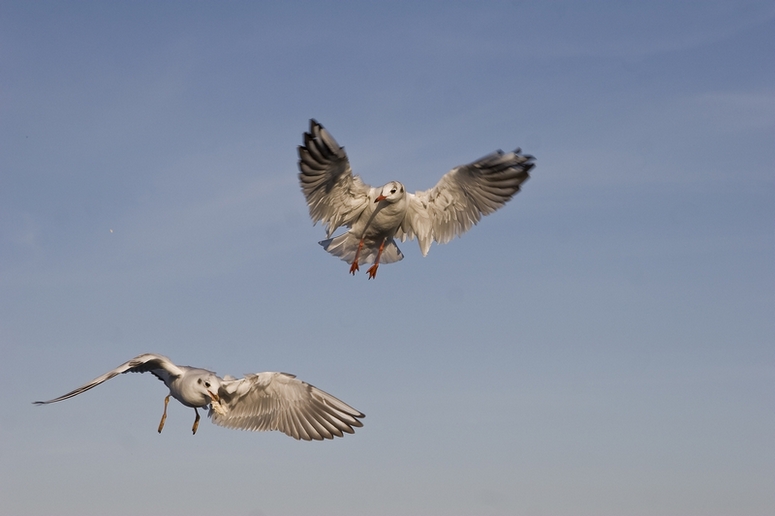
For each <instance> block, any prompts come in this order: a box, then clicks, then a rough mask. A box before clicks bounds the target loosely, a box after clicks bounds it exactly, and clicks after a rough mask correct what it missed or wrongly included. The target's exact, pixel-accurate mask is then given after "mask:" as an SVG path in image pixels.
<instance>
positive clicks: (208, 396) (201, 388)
mask: <svg viewBox="0 0 775 516" xmlns="http://www.w3.org/2000/svg"><path fill="white" fill-rule="evenodd" d="M220 386H221V379H220V378H218V377H217V376H216V375H215V374H214V373H208V374H206V375H202V376H200V377H199V378H197V379H196V390H197V392H198V393H199V394H201V396H202V399H204V400H206V401H205V403H204V404H205V405H207V404H209V403H210V402H212V401H220V398H219V397H218V389H219V388H220Z"/></svg>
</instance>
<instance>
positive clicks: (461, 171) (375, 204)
mask: <svg viewBox="0 0 775 516" xmlns="http://www.w3.org/2000/svg"><path fill="white" fill-rule="evenodd" d="M534 159H535V158H534V157H533V156H530V155H526V154H521V150H520V149H516V150H515V151H514V152H508V153H504V152H503V151H501V150H498V151H496V152H493V153H491V154H488V155H487V156H485V157H483V158H481V159H478V160H476V161H474V162H473V163H469V164H468V165H461V166H459V167H455V168H453V169H452V170H450V171H449V172H447V173H446V174H444V175H443V176H442V178H441V180H439V182H438V183H437V184H436V186H434V187H433V188H431V189H430V190H425V191H422V192H419V191H418V192H415V193H413V194H412V193H408V192H407V191H406V188H404V185H403V184H402V183H399V182H398V181H390V182H389V183H387V184H386V185H384V186H381V187H379V188H373V187H371V186H369V185H367V184H365V183H364V182H363V181H361V178H360V177H359V176H357V175H356V176H354V175H353V172H352V169H351V168H350V161H349V159H348V158H347V154H346V153H345V151H344V148H343V147H340V146H339V144H338V143H336V140H334V138H333V137H332V136H331V134H330V133H329V132H328V131H327V130H326V129H325V128H324V127H323V126H322V125H320V124H319V123H318V122H317V121H316V120H314V119H312V120H310V130H309V132H308V133H304V145H300V146H299V169H300V171H301V172H300V173H299V182H300V183H301V190H302V192H303V193H304V197H305V198H306V199H307V205H308V206H309V214H310V217H311V218H312V221H313V225H314V224H317V223H318V222H322V223H323V224H324V225H325V226H326V238H327V239H326V240H323V241H322V242H319V243H320V245H322V246H323V248H324V249H325V250H326V251H328V252H329V253H331V254H332V255H334V256H337V257H339V258H341V259H342V260H344V261H346V262H348V263H350V264H351V265H350V273H351V274H353V275H354V274H355V273H356V271H358V270H359V267H358V265H359V264H363V263H369V262H370V263H372V266H371V267H370V268H369V269H368V271H367V272H368V275H369V279H372V278H374V277H376V275H377V268H378V267H379V264H380V263H392V262H397V261H399V260H401V259H403V257H404V255H403V254H402V253H401V250H400V249H399V248H398V246H397V245H396V242H395V240H394V238H399V239H401V241H402V242H403V241H405V240H406V239H407V238H408V239H410V240H413V239H414V238H415V237H416V238H417V242H418V244H419V245H420V251H421V252H422V255H423V256H426V255H427V254H428V250H429V249H430V247H431V242H432V241H434V240H435V241H436V242H438V243H440V244H446V243H447V242H449V241H450V240H452V239H453V238H454V237H456V236H460V235H462V234H463V233H465V232H466V231H468V230H469V229H471V227H472V226H474V225H475V224H476V223H477V222H479V220H480V219H481V218H482V216H483V215H489V214H490V213H492V212H494V211H495V210H497V209H498V208H500V207H501V206H503V205H504V204H506V202H508V201H509V200H510V199H511V198H512V197H513V196H514V194H516V193H517V192H519V188H520V185H521V184H522V183H524V182H525V181H527V179H528V178H529V177H530V174H529V172H530V169H532V168H533V166H534V165H535V163H533V160H534ZM341 226H346V227H348V228H350V229H349V231H347V232H346V233H344V234H342V235H339V236H337V237H334V238H331V235H332V234H333V233H334V231H336V229H337V228H339V227H341Z"/></svg>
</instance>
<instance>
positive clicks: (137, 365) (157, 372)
mask: <svg viewBox="0 0 775 516" xmlns="http://www.w3.org/2000/svg"><path fill="white" fill-rule="evenodd" d="M148 372H150V373H153V374H154V376H156V377H157V378H158V379H159V380H162V381H163V382H164V383H167V381H168V380H169V379H170V378H172V377H175V376H180V375H182V374H183V370H182V369H180V368H179V367H178V366H176V365H175V364H173V363H172V362H171V361H170V359H169V358H167V357H165V356H163V355H155V354H153V353H145V354H143V355H139V356H136V357H135V358H133V359H132V360H129V361H128V362H124V363H123V364H121V365H120V366H118V367H117V368H115V369H113V370H112V371H108V372H107V373H105V374H103V375H102V376H99V377H97V378H95V379H94V380H92V381H91V382H89V383H87V384H86V385H82V386H80V387H78V388H77V389H75V390H73V391H70V392H68V393H67V394H63V395H62V396H60V397H58V398H54V399H53V400H48V401H36V402H34V403H35V405H47V404H49V403H56V402H57V401H62V400H66V399H68V398H72V397H73V396H78V395H79V394H81V393H82V392H86V391H88V390H89V389H93V388H94V387H96V386H98V385H99V384H101V383H103V382H106V381H108V380H110V379H111V378H113V377H115V376H118V375H120V374H121V373H148Z"/></svg>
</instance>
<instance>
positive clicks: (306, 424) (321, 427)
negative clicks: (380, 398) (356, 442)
mask: <svg viewBox="0 0 775 516" xmlns="http://www.w3.org/2000/svg"><path fill="white" fill-rule="evenodd" d="M127 372H129V373H146V372H150V373H152V374H153V375H154V376H156V377H157V378H158V379H159V380H161V381H163V382H164V384H165V385H166V386H167V387H168V388H169V390H170V393H169V395H167V397H166V398H165V399H164V414H163V415H162V418H161V422H160V423H159V433H161V431H162V429H163V428H164V421H165V420H166V418H167V403H169V399H170V396H172V397H173V398H175V399H176V400H178V401H179V402H181V403H182V404H183V405H185V406H187V407H191V408H193V409H194V412H196V419H195V420H194V426H193V428H192V431H193V433H194V434H196V430H197V428H198V427H199V411H198V410H197V409H200V408H206V407H208V406H209V407H210V411H209V413H208V416H210V417H211V418H212V420H213V423H215V424H216V425H219V426H225V427H227V428H237V429H240V430H254V431H263V430H279V431H281V432H283V433H285V434H287V435H289V436H291V437H293V438H294V439H304V440H305V441H311V440H316V441H321V440H323V439H333V438H334V437H342V436H343V435H344V433H348V434H351V433H353V432H354V428H357V427H361V426H363V423H361V422H360V421H359V418H363V417H365V416H364V415H363V414H362V413H360V412H359V411H357V410H355V409H354V408H352V407H351V406H349V405H348V404H346V403H344V402H343V401H340V400H338V399H337V398H335V397H333V396H331V395H330V394H328V393H326V392H323V391H321V390H320V389H318V388H316V387H314V386H312V385H310V384H308V383H306V382H302V381H301V380H298V379H297V378H296V377H295V376H294V375H292V374H287V373H256V374H249V375H246V376H245V378H241V379H239V380H238V379H236V378H232V377H230V376H228V375H227V376H226V377H224V378H220V377H218V376H216V374H215V373H214V372H212V371H208V370H207V369H199V368H196V367H188V366H178V365H175V364H173V363H172V362H171V361H170V359H169V358H167V357H165V356H162V355H156V354H153V353H145V354H143V355H140V356H137V357H135V358H133V359H132V360H129V361H128V362H125V363H123V364H121V365H120V366H118V367H117V368H115V369H113V370H112V371H108V372H107V373H105V374H103V375H102V376H100V377H98V378H95V379H94V380H92V381H91V382H89V383H87V384H86V385H83V386H81V387H78V388H77V389H75V390H74V391H71V392H68V393H67V394H64V395H62V396H60V397H58V398H55V399H53V400H49V401H36V402H35V404H36V405H45V404H48V403H55V402H57V401H62V400H66V399H68V398H72V397H73V396H77V395H78V394H81V393H82V392H86V391H88V390H89V389H92V388H94V387H96V386H98V385H99V384H101V383H103V382H105V381H107V380H110V379H111V378H113V377H115V376H118V375H119V374H121V373H127Z"/></svg>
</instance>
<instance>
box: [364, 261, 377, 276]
mask: <svg viewBox="0 0 775 516" xmlns="http://www.w3.org/2000/svg"><path fill="white" fill-rule="evenodd" d="M377 267H379V264H378V263H375V264H374V265H372V266H371V267H369V270H368V271H366V272H368V273H369V279H372V278H374V277H376V276H377Z"/></svg>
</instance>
